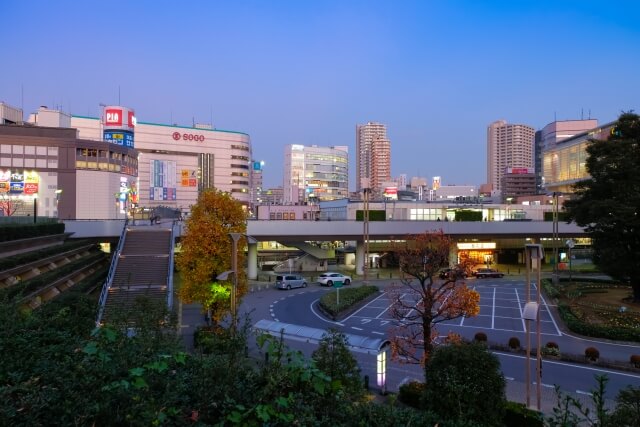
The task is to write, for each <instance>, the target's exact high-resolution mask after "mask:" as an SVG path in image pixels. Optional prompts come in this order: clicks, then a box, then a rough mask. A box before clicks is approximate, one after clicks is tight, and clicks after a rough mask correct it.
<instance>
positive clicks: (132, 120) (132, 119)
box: [128, 111, 136, 128]
mask: <svg viewBox="0 0 640 427" xmlns="http://www.w3.org/2000/svg"><path fill="white" fill-rule="evenodd" d="M128 120H129V121H128V124H129V127H130V128H133V127H136V119H135V117H134V116H133V111H129V117H128Z"/></svg>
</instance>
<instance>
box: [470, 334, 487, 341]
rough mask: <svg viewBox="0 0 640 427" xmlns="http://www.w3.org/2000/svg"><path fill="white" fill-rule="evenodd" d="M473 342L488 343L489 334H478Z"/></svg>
mask: <svg viewBox="0 0 640 427" xmlns="http://www.w3.org/2000/svg"><path fill="white" fill-rule="evenodd" d="M473 340H474V341H475V342H482V343H486V342H487V334H485V333H484V332H476V334H475V335H474V336H473Z"/></svg>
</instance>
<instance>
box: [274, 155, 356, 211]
mask: <svg viewBox="0 0 640 427" xmlns="http://www.w3.org/2000/svg"><path fill="white" fill-rule="evenodd" d="M348 196H349V152H348V148H347V147H346V146H332V147H319V146H317V145H311V146H304V145H299V144H289V145H287V146H285V149H284V171H283V197H284V203H285V204H300V203H308V202H316V201H326V200H336V199H343V198H346V197H348Z"/></svg>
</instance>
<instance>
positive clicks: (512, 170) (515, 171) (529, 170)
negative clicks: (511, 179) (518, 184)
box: [504, 168, 535, 175]
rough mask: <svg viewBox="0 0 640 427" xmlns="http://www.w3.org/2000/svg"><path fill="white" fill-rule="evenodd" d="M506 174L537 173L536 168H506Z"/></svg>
mask: <svg viewBox="0 0 640 427" xmlns="http://www.w3.org/2000/svg"><path fill="white" fill-rule="evenodd" d="M504 173H507V174H516V175H521V174H528V173H535V169H534V168H505V170H504Z"/></svg>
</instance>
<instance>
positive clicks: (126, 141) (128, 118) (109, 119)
mask: <svg viewBox="0 0 640 427" xmlns="http://www.w3.org/2000/svg"><path fill="white" fill-rule="evenodd" d="M102 124H103V138H104V140H105V141H107V142H110V143H112V144H117V145H122V146H124V147H129V148H133V146H134V144H133V141H134V137H133V135H134V128H135V126H136V117H135V113H134V111H133V110H132V109H130V108H127V107H120V106H105V107H104V110H103V114H102Z"/></svg>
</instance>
